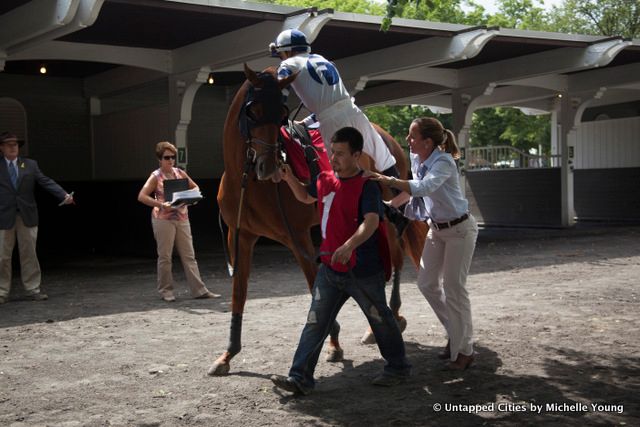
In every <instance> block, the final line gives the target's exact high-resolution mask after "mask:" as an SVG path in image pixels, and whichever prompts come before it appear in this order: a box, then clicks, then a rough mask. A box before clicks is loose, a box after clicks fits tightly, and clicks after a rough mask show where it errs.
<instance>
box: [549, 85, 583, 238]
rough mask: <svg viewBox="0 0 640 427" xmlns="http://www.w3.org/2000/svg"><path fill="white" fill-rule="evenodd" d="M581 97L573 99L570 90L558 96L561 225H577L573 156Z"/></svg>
mask: <svg viewBox="0 0 640 427" xmlns="http://www.w3.org/2000/svg"><path fill="white" fill-rule="evenodd" d="M579 105H580V100H579V99H572V98H571V97H570V95H569V93H568V92H563V93H562V97H561V98H557V101H556V108H555V111H556V113H557V115H558V148H559V149H560V155H561V158H560V176H561V178H560V187H561V198H562V199H561V213H560V214H561V217H560V221H561V225H562V226H563V227H571V226H573V225H575V208H574V193H573V158H574V150H575V133H576V132H575V126H574V123H575V117H576V111H577V107H578V106H579Z"/></svg>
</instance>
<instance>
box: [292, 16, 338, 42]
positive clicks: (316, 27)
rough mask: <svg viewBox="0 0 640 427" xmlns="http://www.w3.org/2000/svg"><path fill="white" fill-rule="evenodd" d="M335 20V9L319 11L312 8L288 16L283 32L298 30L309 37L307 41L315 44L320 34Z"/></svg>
mask: <svg viewBox="0 0 640 427" xmlns="http://www.w3.org/2000/svg"><path fill="white" fill-rule="evenodd" d="M331 18H333V9H323V10H320V11H318V10H317V9H316V8H310V9H307V10H305V11H304V12H302V13H298V14H295V15H291V16H288V17H287V18H286V19H285V20H284V23H283V24H282V30H283V31H284V30H288V29H294V28H295V29H298V30H300V31H302V32H303V33H304V35H305V36H307V41H308V42H309V43H313V42H314V40H315V39H316V38H317V37H318V34H320V30H321V29H322V27H324V25H325V24H326V23H327V22H329V21H330V20H331Z"/></svg>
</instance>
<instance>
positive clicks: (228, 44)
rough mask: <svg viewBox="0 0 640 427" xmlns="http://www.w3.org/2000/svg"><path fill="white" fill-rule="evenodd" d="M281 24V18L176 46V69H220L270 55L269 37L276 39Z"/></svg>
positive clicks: (174, 57) (180, 70) (178, 71)
mask: <svg viewBox="0 0 640 427" xmlns="http://www.w3.org/2000/svg"><path fill="white" fill-rule="evenodd" d="M281 25H282V22H281V21H263V22H261V23H259V24H255V25H251V26H249V27H245V28H241V29H239V30H236V31H231V32H228V33H225V34H223V35H220V36H217V37H212V38H210V39H207V40H203V41H200V42H196V43H193V44H190V45H188V46H184V47H181V48H179V49H176V50H174V51H173V63H174V64H175V66H174V68H173V72H174V73H181V72H185V71H191V70H195V69H200V68H201V67H203V66H209V67H211V69H212V70H214V71H216V70H218V71H219V70H221V69H223V68H229V67H233V66H236V65H238V64H242V63H244V62H248V61H250V60H253V59H257V58H260V57H266V56H268V44H269V40H273V39H275V37H276V36H277V35H278V33H279V32H280V29H281Z"/></svg>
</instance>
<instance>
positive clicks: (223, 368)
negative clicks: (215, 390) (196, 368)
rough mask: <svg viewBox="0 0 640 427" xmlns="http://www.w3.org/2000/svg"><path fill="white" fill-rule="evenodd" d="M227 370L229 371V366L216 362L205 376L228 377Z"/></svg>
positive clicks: (225, 363)
mask: <svg viewBox="0 0 640 427" xmlns="http://www.w3.org/2000/svg"><path fill="white" fill-rule="evenodd" d="M229 370H231V365H229V363H228V362H220V361H217V360H216V361H215V362H213V364H212V365H211V367H210V368H209V371H208V372H207V375H210V376H212V377H222V376H224V375H228V374H229Z"/></svg>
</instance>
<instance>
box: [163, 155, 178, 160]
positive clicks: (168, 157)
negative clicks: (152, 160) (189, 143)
mask: <svg viewBox="0 0 640 427" xmlns="http://www.w3.org/2000/svg"><path fill="white" fill-rule="evenodd" d="M162 158H163V159H165V160H175V159H176V156H162Z"/></svg>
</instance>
